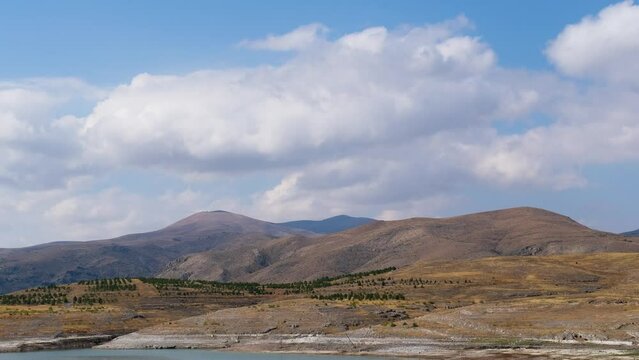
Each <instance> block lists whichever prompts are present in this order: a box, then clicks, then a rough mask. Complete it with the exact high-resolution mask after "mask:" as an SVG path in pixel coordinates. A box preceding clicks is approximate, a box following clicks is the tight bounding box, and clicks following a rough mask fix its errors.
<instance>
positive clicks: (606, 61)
mask: <svg viewBox="0 0 639 360" xmlns="http://www.w3.org/2000/svg"><path fill="white" fill-rule="evenodd" d="M638 39H639V6H637V5H636V4H634V2H633V1H632V0H627V1H623V2H620V3H618V4H615V5H610V6H608V7H606V8H605V9H603V10H601V11H600V12H599V14H597V15H596V16H587V17H585V18H583V19H582V20H581V21H580V22H579V23H577V24H573V25H570V26H567V27H566V28H565V29H564V30H563V31H562V32H561V33H560V34H559V36H557V38H556V39H554V40H553V41H552V43H551V44H550V46H549V47H548V49H547V50H546V53H547V54H548V57H549V59H550V60H551V61H552V62H553V63H554V64H555V65H556V66H557V67H558V68H559V70H560V71H562V72H564V73H565V74H568V75H571V76H579V77H582V76H585V77H591V78H595V79H604V80H612V81H616V82H628V81H631V82H633V83H634V84H638V83H639V40H638Z"/></svg>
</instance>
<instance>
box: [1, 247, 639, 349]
mask: <svg viewBox="0 0 639 360" xmlns="http://www.w3.org/2000/svg"><path fill="white" fill-rule="evenodd" d="M638 262H639V254H636V253H598V254H573V255H559V256H500V257H490V258H481V259H475V260H470V261H469V260H456V261H442V262H430V261H428V262H418V263H416V264H413V265H411V266H407V267H404V268H401V269H392V268H390V269H378V270H377V271H373V272H370V273H360V274H350V275H346V276H342V277H338V278H332V279H323V280H317V281H311V282H307V283H288V284H271V285H258V284H238V283H228V284H225V283H211V282H205V281H183V280H172V279H115V280H113V279H112V280H101V281H91V282H83V283H80V284H71V285H66V286H60V287H53V288H40V289H31V290H29V291H21V292H17V293H14V294H13V297H3V298H0V300H2V301H6V300H11V299H16V298H20V296H21V295H24V297H23V298H29V297H31V298H33V299H36V301H40V299H42V298H43V297H46V296H49V294H54V295H52V296H54V297H55V298H57V299H60V298H62V297H66V298H67V300H68V301H67V302H66V303H63V302H59V301H58V302H54V303H53V304H49V303H48V302H46V301H45V302H44V304H42V305H40V304H37V303H36V304H6V303H2V304H0V319H2V320H3V321H0V338H3V339H12V338H19V337H24V336H30V337H33V336H73V335H92V334H93V335H97V334H113V335H122V334H128V333H130V334H128V335H124V336H122V337H120V338H118V339H116V340H115V341H113V342H111V343H109V344H106V345H105V347H109V348H154V347H168V348H173V347H177V348H181V347H183V348H191V347H195V348H198V347H201V348H220V349H222V348H223V349H227V350H245V351H265V350H269V351H313V350H325V351H333V352H355V353H357V352H376V351H377V354H379V355H383V356H391V355H393V354H396V353H394V352H392V351H391V350H392V349H395V351H397V349H399V348H402V349H406V350H403V351H405V352H404V353H403V355H407V354H408V355H410V354H412V355H413V356H415V355H421V354H423V355H428V356H434V353H435V352H439V351H450V353H447V355H448V356H441V357H435V358H462V356H460V353H459V352H458V351H461V350H466V349H468V350H473V349H475V350H476V349H486V348H491V349H503V350H504V351H505V353H506V354H508V350H510V349H512V348H517V349H518V351H521V349H522V348H523V349H528V350H530V351H532V352H534V354H531V356H530V358H550V357H551V356H550V355H552V357H553V358H554V357H556V356H557V354H560V358H572V357H571V356H568V355H570V354H572V355H575V358H579V359H585V358H595V357H596V358H606V357H603V356H602V357H598V356H594V355H596V354H598V353H597V351H599V350H602V349H603V350H606V351H608V352H609V351H611V350H615V351H621V353H620V354H626V355H629V356H628V358H632V354H634V355H635V356H636V352H632V350H636V345H632V344H636V343H637V342H638V341H639V332H638V329H639V327H638V325H637V324H639V302H638V301H637V285H638V284H639V277H638V276H637V272H636V271H635V270H636V264H637V263H638ZM593 314H596V316H593ZM133 331H135V332H134V333H131V332H133ZM306 335H308V336H309V337H305V336H306ZM346 335H348V336H346ZM290 339H294V341H292V340H290ZM304 339H308V341H304ZM384 339H386V340H384ZM560 343H563V345H561V344H560ZM355 344H357V346H355ZM425 344H426V345H427V346H426V347H424V345H425ZM553 344H556V345H553ZM542 345H543V347H542ZM555 346H559V347H561V346H563V347H561V348H556V347H555ZM574 346H577V348H576V349H578V350H579V351H577V352H576V353H567V352H565V351H567V350H570V349H572V350H575V348H574ZM590 346H592V348H591V347H590ZM606 346H608V347H606ZM389 349H390V350H389ZM542 349H546V350H547V351H548V353H540V351H541V350H542ZM559 351H561V352H559ZM590 351H595V352H594V353H591V352H590ZM470 354H474V355H475V356H470ZM470 354H469V356H467V357H463V358H502V357H491V356H488V355H486V356H483V357H480V356H476V355H477V354H475V353H473V352H472V351H471V353H470ZM607 354H608V355H611V354H610V353H607ZM397 355H402V353H401V352H399V353H397ZM511 355H512V354H511ZM503 358H514V357H512V356H506V355H504V357H503ZM517 358H519V357H517ZM523 358H526V357H523ZM612 358H622V357H615V356H613V357H612Z"/></svg>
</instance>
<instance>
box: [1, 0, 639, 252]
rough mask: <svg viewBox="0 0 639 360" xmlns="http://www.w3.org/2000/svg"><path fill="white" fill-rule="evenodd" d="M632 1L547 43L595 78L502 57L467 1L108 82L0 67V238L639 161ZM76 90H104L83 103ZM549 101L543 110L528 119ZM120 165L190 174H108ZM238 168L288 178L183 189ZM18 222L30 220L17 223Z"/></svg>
mask: <svg viewBox="0 0 639 360" xmlns="http://www.w3.org/2000/svg"><path fill="white" fill-rule="evenodd" d="M635 11H636V6H635V5H633V4H632V3H631V2H624V3H621V4H617V5H614V6H612V7H609V8H606V9H604V10H602V12H601V13H599V15H597V17H591V18H586V19H584V20H582V21H581V22H580V23H578V24H575V25H570V26H568V27H566V29H564V31H563V32H562V33H561V34H560V35H559V36H558V37H557V39H556V40H555V41H554V42H553V43H552V44H551V45H550V47H549V49H548V51H547V53H548V56H549V57H550V59H551V61H553V62H554V63H555V64H556V65H557V67H558V68H559V69H560V70H561V71H562V72H564V73H565V74H568V75H573V76H580V77H581V76H586V77H590V78H594V79H597V80H599V81H596V82H594V83H583V82H573V81H572V80H570V79H569V78H568V79H566V78H561V77H559V76H557V75H556V74H553V73H545V72H527V71H522V70H511V69H506V68H503V67H501V66H500V65H499V64H498V62H497V55H496V54H495V53H494V51H493V50H492V49H491V48H490V46H489V45H488V44H486V43H484V42H483V41H482V40H481V38H479V37H476V36H472V35H471V34H469V31H468V29H469V27H470V23H469V21H468V20H467V19H465V18H463V17H460V18H457V19H454V20H451V21H448V22H445V23H441V24H434V25H427V26H421V27H404V28H401V29H387V28H384V27H372V28H368V29H363V30H361V31H358V32H354V33H350V34H342V35H341V36H339V37H337V38H335V39H332V40H331V39H329V38H327V37H326V36H325V35H326V33H327V29H326V28H324V27H323V26H321V25H317V24H312V25H308V26H303V27H300V28H298V29H296V30H294V31H292V32H291V33H288V34H285V35H281V36H273V35H271V36H269V37H267V38H266V39H263V40H257V41H246V42H243V45H245V46H248V47H252V48H259V49H269V50H295V51H294V52H292V53H291V54H290V58H289V59H288V60H287V61H285V62H284V63H283V64H281V65H273V66H260V67H252V68H242V69H225V70H203V71H197V72H193V73H190V74H186V75H164V76H159V75H151V74H140V75H138V76H136V77H134V78H133V79H132V80H131V82H130V83H129V84H124V85H121V86H118V87H117V88H114V89H111V90H109V91H107V92H104V91H102V90H100V89H96V88H94V87H92V86H90V85H87V84H84V83H83V82H81V81H78V80H74V79H53V80H46V79H39V80H28V81H21V82H11V83H9V82H5V83H0V195H1V196H2V198H3V200H4V202H3V203H2V204H0V215H2V216H3V219H1V220H0V225H2V227H3V228H5V229H8V230H7V231H6V232H5V235H4V239H7V240H6V241H9V240H8V239H9V238H10V237H13V238H15V239H16V240H15V241H21V242H20V243H21V244H24V243H28V242H29V241H33V240H32V239H39V240H70V239H87V238H97V237H102V238H103V237H108V236H115V235H119V234H122V233H127V232H131V231H141V230H150V229H153V228H156V227H160V226H163V225H166V224H167V223H169V222H171V221H173V220H175V219H177V218H179V217H180V216H183V215H186V214H188V213H190V212H193V211H197V210H200V209H215V208H226V209H228V210H231V211H237V212H242V213H246V214H248V215H252V216H256V217H259V218H263V219H266V220H273V221H276V220H287V219H295V218H305V217H312V218H318V217H322V216H329V215H336V214H341V213H350V214H355V215H369V216H377V217H381V218H386V219H391V218H398V217H406V216H417V215H422V216H424V215H428V216H438V215H441V214H444V213H447V212H448V211H449V210H450V209H451V208H455V207H457V206H458V204H460V203H462V202H463V201H465V200H464V199H463V198H462V196H461V195H459V193H460V192H463V190H464V189H465V188H466V187H473V186H474V187H489V188H500V187H511V186H525V187H535V188H539V189H551V190H552V191H558V190H562V189H567V188H576V187H585V186H588V179H587V178H586V177H585V176H584V175H583V168H584V167H587V166H590V165H597V164H614V163H618V162H622V161H625V162H637V161H639V118H637V116H636V114H639V93H638V92H637V90H636V88H633V87H632V86H628V84H632V83H631V82H629V81H634V80H633V77H632V76H634V75H629V76H627V77H626V78H625V80H624V79H621V75H619V73H618V70H617V69H618V68H625V69H627V70H630V69H633V68H632V67H633V66H634V64H635V62H633V63H632V64H630V65H628V64H627V62H630V61H631V60H632V59H635V56H636V53H635V47H634V46H635V42H633V41H635V40H634V38H633V39H630V40H628V39H627V38H626V37H624V36H625V35H623V36H622V34H621V33H619V32H616V31H617V27H619V26H623V27H624V28H625V29H626V30H627V32H631V31H634V29H635V27H634V23H632V24H631V22H630V21H629V20H627V19H628V17H630V16H633V14H634V13H635ZM620 24H621V25H620ZM624 34H626V33H624ZM588 37H591V39H592V46H590V47H588V46H582V45H583V41H582V39H583V38H588ZM607 38H609V39H608V40H606V41H603V40H600V39H607ZM573 55H574V56H573ZM636 63H639V61H637V62H636ZM633 73H639V71H634V72H633ZM96 99H98V100H96ZM77 102H81V103H83V104H84V105H86V104H87V103H96V104H95V106H93V108H92V110H91V111H89V113H88V114H83V113H82V111H78V110H77V109H76V106H77V104H76V103H77ZM74 109H76V110H74ZM539 114H541V115H542V116H545V117H547V118H548V119H549V120H548V121H547V122H545V123H543V124H536V123H535V122H534V121H533V122H532V125H529V123H528V122H527V121H529V119H527V118H528V117H530V116H537V115H539ZM496 123H507V124H509V125H511V126H513V127H514V128H516V129H518V130H517V131H515V132H514V133H504V132H501V131H499V130H498V127H497V126H496ZM127 169H132V170H135V171H136V174H137V173H139V174H143V175H141V178H142V180H140V181H147V180H149V179H150V178H152V177H153V176H154V174H158V173H159V174H162V176H166V177H172V179H174V180H175V182H176V183H179V185H177V186H173V187H172V188H174V189H176V188H179V187H180V186H181V187H182V188H183V190H175V191H173V192H165V191H164V190H163V189H159V190H158V189H155V190H153V191H155V194H153V195H149V194H148V193H146V192H145V193H144V194H138V193H135V192H133V191H127V190H125V188H126V186H119V185H120V184H118V181H117V180H116V181H113V182H108V181H107V180H100V177H101V175H102V174H104V173H107V174H108V173H109V172H113V171H126V170H127ZM246 174H252V176H255V177H257V178H259V177H268V178H269V183H273V182H276V180H275V181H274V180H272V179H274V178H275V179H277V180H279V183H277V184H276V185H275V186H268V185H266V184H262V185H261V186H249V187H250V190H246V189H242V186H241V185H235V184H233V185H229V187H231V188H232V187H233V186H237V188H233V189H232V190H233V191H230V193H233V192H234V191H235V193H242V194H241V195H238V196H235V195H234V194H233V195H228V196H226V195H225V196H224V197H223V198H220V197H219V196H217V197H216V196H213V195H211V194H209V193H207V192H206V191H202V190H199V191H191V190H188V188H189V185H190V184H194V183H197V184H198V186H200V189H201V188H202V187H204V186H205V184H211V186H217V183H216V181H220V179H229V180H228V181H229V183H233V181H234V180H235V179H238V178H239V177H240V176H245V175H246ZM145 176H146V177H145ZM101 181H102V182H101ZM123 185H126V184H123ZM218 193H219V192H218ZM249 193H252V194H249ZM158 208H160V209H162V212H161V214H159V213H158V212H157V211H156V209H158ZM33 214H38V215H36V216H34V215H33ZM42 224H45V225H42ZM21 229H32V230H30V231H27V234H26V235H24V236H25V238H24V239H19V236H18V234H19V233H20V231H21ZM44 229H47V230H46V231H45V230H44ZM22 231H24V230H22ZM30 239H31V240H30Z"/></svg>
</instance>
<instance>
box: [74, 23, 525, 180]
mask: <svg viewBox="0 0 639 360" xmlns="http://www.w3.org/2000/svg"><path fill="white" fill-rule="evenodd" d="M516 76H517V75H516V74H512V75H508V74H505V73H504V71H503V70H501V69H499V68H497V67H496V66H495V55H494V53H493V51H492V50H491V49H490V48H489V47H488V46H487V45H486V44H484V43H482V42H481V41H480V40H479V39H478V38H475V37H470V36H468V35H465V34H463V33H460V32H459V30H458V29H457V27H455V26H451V24H449V23H446V24H440V25H432V26H425V27H416V28H410V29H403V30H397V31H389V30H386V29H384V28H371V29H365V30H363V31H361V32H358V33H353V34H347V35H344V36H342V37H341V38H338V39H336V40H335V41H332V42H327V43H326V44H324V45H323V46H321V47H319V48H313V49H309V50H308V51H304V52H302V53H300V54H299V55H297V56H294V57H293V58H292V59H291V60H290V61H288V62H286V63H285V64H283V65H281V66H277V67H258V68H251V69H237V70H223V71H200V72H195V73H192V74H188V75H185V76H155V75H149V74H143V75H139V76H137V77H136V78H135V79H133V81H132V82H131V83H130V84H128V85H123V86H120V87H118V88H117V89H115V90H114V91H113V92H112V93H111V94H109V96H108V97H107V98H106V99H105V100H104V101H102V102H101V103H100V104H98V105H97V106H96V108H95V109H94V111H93V112H92V113H91V114H90V115H89V116H88V117H87V119H86V124H85V127H84V129H83V131H82V138H83V141H84V143H85V146H86V148H87V149H88V151H89V154H90V155H91V156H93V157H95V158H100V159H108V160H109V161H110V162H111V163H113V164H126V165H134V166H142V167H156V166H157V167H163V168H169V169H173V170H176V171H185V170H188V171H201V172H223V173H224V172H236V171H251V170H260V169H273V168H285V167H289V166H299V165H304V164H308V163H310V162H315V161H322V160H324V159H327V158H328V159H333V158H339V157H342V156H349V155H352V154H353V153H357V152H359V151H363V150H365V149H368V148H370V147H374V146H393V145H392V144H400V143H405V142H406V141H410V140H412V139H415V138H420V137H424V136H430V135H432V134H435V133H437V132H438V131H441V130H448V129H455V128H465V127H481V126H487V125H489V124H490V123H491V121H494V120H495V119H502V118H513V117H517V116H520V115H521V114H524V113H526V112H528V111H529V110H530V108H531V107H533V106H535V104H536V101H537V95H536V92H535V89H531V88H528V87H527V86H525V84H523V83H521V84H514V83H512V82H508V78H509V77H516ZM520 85H521V86H520Z"/></svg>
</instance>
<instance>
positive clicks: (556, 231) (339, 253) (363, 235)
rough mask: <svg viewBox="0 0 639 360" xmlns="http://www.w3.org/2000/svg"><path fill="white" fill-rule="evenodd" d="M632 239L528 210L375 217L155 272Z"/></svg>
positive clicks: (333, 267) (339, 269)
mask: <svg viewBox="0 0 639 360" xmlns="http://www.w3.org/2000/svg"><path fill="white" fill-rule="evenodd" d="M637 251H639V239H637V238H631V237H624V236H620V235H615V234H610V233H606V232H600V231H596V230H592V229H589V228H587V227H585V226H583V225H581V224H579V223H577V222H575V221H573V220H572V219H570V218H568V217H565V216H562V215H559V214H556V213H552V212H549V211H546V210H541V209H535V208H515V209H506V210H499V211H491V212H484V213H478V214H471V215H464V216H457V217H451V218H445V219H428V218H413V219H407V220H399V221H378V222H374V223H371V224H368V225H364V226H361V227H358V228H355V229H351V230H348V231H344V232H340V233H336V234H332V235H327V236H322V237H317V238H306V237H300V236H297V237H289V238H282V239H276V240H272V241H269V242H264V243H262V244H261V245H260V246H245V247H239V248H236V249H233V251H231V252H220V251H216V250H211V251H207V252H202V253H197V254H191V255H188V256H185V257H182V258H180V259H178V260H176V261H174V262H172V263H171V264H170V266H168V267H167V268H166V269H164V270H163V271H162V272H161V273H160V276H163V277H174V278H189V279H209V280H235V281H238V280H241V281H257V282H286V281H297V280H310V279H314V278H318V277H321V276H334V275H339V274H345V273H352V272H359V271H367V270H373V269H379V268H384V267H389V266H396V267H402V266H406V265H410V264H413V263H415V262H418V261H424V260H428V261H442V260H458V259H474V258H482V257H489V256H512V255H516V256H529V255H555V254H571V253H595V252H637Z"/></svg>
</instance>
